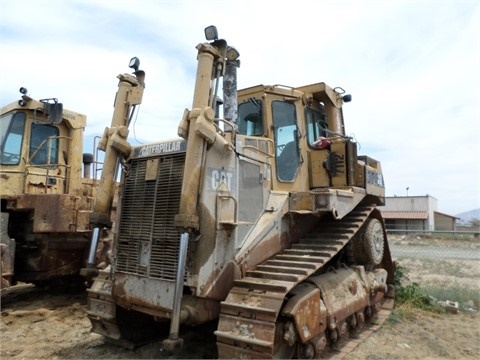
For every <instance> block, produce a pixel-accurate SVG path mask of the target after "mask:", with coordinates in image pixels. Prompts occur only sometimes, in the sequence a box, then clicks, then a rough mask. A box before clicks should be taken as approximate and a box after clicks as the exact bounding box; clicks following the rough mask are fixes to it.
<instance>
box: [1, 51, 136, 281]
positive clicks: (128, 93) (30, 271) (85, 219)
mask: <svg viewBox="0 0 480 360" xmlns="http://www.w3.org/2000/svg"><path fill="white" fill-rule="evenodd" d="M136 61H138V59H136V58H133V59H132V60H131V64H130V65H131V67H132V68H135V67H136V66H138V64H137V63H136ZM137 70H138V69H135V74H136V75H138V74H140V79H137V76H133V75H130V74H123V75H119V76H118V79H119V84H118V91H117V95H116V99H115V108H114V115H113V119H112V127H111V128H110V129H108V128H107V129H106V131H105V133H104V135H103V137H102V139H101V140H100V142H99V145H98V149H100V150H102V151H104V152H105V155H104V160H103V162H102V163H101V164H100V166H101V167H102V168H101V169H97V170H101V171H102V173H101V178H100V179H97V176H96V175H98V174H97V171H96V170H95V171H94V174H92V171H91V170H92V164H97V162H96V159H95V158H96V156H94V155H93V154H90V153H87V154H83V148H84V143H83V135H84V130H85V127H86V116H85V115H83V114H80V113H77V112H74V111H71V110H67V109H64V108H63V105H62V104H61V103H59V102H58V100H57V99H44V100H39V101H38V100H35V99H33V98H32V97H31V96H29V95H27V90H26V89H25V88H21V89H20V92H21V94H22V97H21V99H20V100H19V101H16V102H13V103H11V104H9V105H6V106H4V107H2V108H1V111H0V129H1V143H0V145H1V153H0V199H1V244H0V246H1V250H2V254H1V264H2V266H1V273H2V288H7V287H9V286H10V285H15V284H16V283H17V282H25V283H33V284H35V285H40V286H46V285H56V284H72V283H75V284H83V283H84V282H85V280H88V279H87V278H85V277H84V276H82V275H83V274H81V271H82V268H85V269H91V268H92V267H93V268H95V267H96V266H97V265H98V266H102V264H101V262H102V261H107V258H106V256H105V251H103V252H102V251H99V254H98V255H100V256H97V253H96V252H95V249H96V247H95V248H93V252H89V250H90V249H91V247H90V246H89V245H90V239H91V238H93V239H94V240H95V241H96V243H97V242H98V238H99V237H100V236H102V235H103V233H107V230H106V229H108V228H109V227H110V225H111V220H110V219H111V217H113V213H114V211H115V209H114V203H113V198H114V194H115V189H116V185H115V178H114V172H115V171H114V169H115V166H116V163H117V157H118V155H117V154H118V150H117V149H116V148H119V147H121V146H120V145H121V144H122V141H121V140H122V139H123V137H124V136H126V134H127V133H128V131H127V130H126V129H125V126H128V125H127V122H128V120H129V119H131V115H133V111H132V109H134V108H135V105H137V104H139V103H141V97H142V96H141V95H142V94H143V76H144V74H143V71H137ZM130 112H132V114H130ZM129 116H130V117H129ZM118 124H121V125H123V126H119V125H118ZM115 130H117V131H115ZM111 144H113V146H112V145H111ZM115 145H116V147H115ZM127 152H128V151H127ZM82 163H83V164H82ZM82 168H83V173H82ZM102 184H103V186H102V192H101V193H100V192H98V191H97V189H98V186H100V185H102ZM107 236H108V235H107ZM96 243H95V245H96ZM102 250H103V249H102Z"/></svg>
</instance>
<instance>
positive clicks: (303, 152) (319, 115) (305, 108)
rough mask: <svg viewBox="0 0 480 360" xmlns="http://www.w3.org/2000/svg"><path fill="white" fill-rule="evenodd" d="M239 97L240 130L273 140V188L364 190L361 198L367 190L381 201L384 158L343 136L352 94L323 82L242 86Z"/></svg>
mask: <svg viewBox="0 0 480 360" xmlns="http://www.w3.org/2000/svg"><path fill="white" fill-rule="evenodd" d="M238 96H239V105H238V119H237V122H238V133H239V135H241V136H245V137H246V138H250V137H260V138H268V139H270V140H271V144H272V147H271V149H269V156H270V158H271V159H273V160H272V168H273V170H272V173H273V174H274V176H272V188H273V189H274V190H282V191H289V192H293V193H297V194H299V193H301V192H310V191H317V190H319V189H320V190H321V189H324V190H325V191H326V190H328V189H331V188H335V189H339V190H343V191H350V190H352V189H353V190H352V191H356V192H357V193H358V192H359V189H363V191H360V192H361V193H363V194H362V195H361V196H359V198H360V197H363V196H364V195H365V193H366V194H367V195H372V196H374V197H376V198H378V200H377V201H375V202H376V203H379V204H380V203H382V202H383V197H384V184H383V177H382V174H381V168H380V163H379V162H377V161H375V160H373V159H370V158H368V159H367V158H365V157H362V156H358V155H357V144H356V143H355V141H353V139H352V138H350V137H348V136H346V135H345V128H344V122H343V113H342V106H343V104H344V103H345V102H348V101H350V100H351V96H350V95H345V94H344V91H343V89H341V88H335V89H332V88H330V87H329V86H328V85H326V84H324V83H317V84H312V85H307V86H303V87H299V88H293V87H286V86H280V85H274V86H263V85H259V86H256V87H252V88H248V89H244V90H239V92H238ZM259 151H260V149H259ZM306 196H307V195H306ZM308 196H309V195H308ZM306 206H308V207H309V209H311V208H310V206H311V204H310V203H309V204H307V205H306ZM294 208H295V207H294Z"/></svg>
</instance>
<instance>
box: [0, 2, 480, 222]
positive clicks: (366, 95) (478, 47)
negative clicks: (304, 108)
mask: <svg viewBox="0 0 480 360" xmlns="http://www.w3.org/2000/svg"><path fill="white" fill-rule="evenodd" d="M0 7H1V8H0V10H1V11H0V13H1V19H0V24H1V25H0V26H1V32H0V48H1V53H2V57H0V67H1V68H2V72H1V73H0V83H1V89H0V90H1V92H0V102H1V103H2V104H5V103H8V102H10V101H14V100H16V99H18V95H19V94H18V92H17V91H18V88H19V87H20V86H25V87H27V88H28V89H29V91H30V93H31V94H32V95H33V96H35V97H37V98H45V97H57V98H59V100H60V101H61V102H63V103H64V106H65V107H67V108H69V109H72V110H76V111H79V112H83V113H86V114H87V116H88V123H89V126H88V128H87V130H86V136H87V138H88V139H91V138H92V137H93V136H95V135H100V134H101V133H102V132H103V128H104V127H105V126H108V125H109V123H110V119H111V116H112V106H113V101H114V96H115V92H116V86H117V79H116V76H117V75H118V74H119V73H123V72H128V71H129V70H128V69H127V64H128V61H129V59H130V58H131V57H132V56H138V57H139V58H140V59H141V68H142V69H143V70H145V71H146V89H145V95H144V99H143V104H142V105H141V107H140V113H139V115H138V118H137V119H136V122H135V124H134V125H135V128H134V129H133V128H132V130H131V137H132V138H133V137H134V135H135V137H136V139H138V140H139V141H141V142H145V141H153V140H162V139H166V138H171V137H175V136H176V129H177V125H178V122H179V120H180V117H181V116H182V113H183V109H184V108H186V107H191V102H192V95H193V94H192V92H193V86H194V76H195V71H196V49H195V46H196V45H197V44H198V43H199V42H203V41H204V38H203V28H204V27H205V26H207V25H211V24H214V25H217V27H218V29H219V32H220V36H221V37H224V38H226V39H227V40H228V41H229V43H230V44H231V45H233V46H235V47H236V48H237V49H238V50H239V51H240V54H241V57H240V59H241V66H240V69H239V70H238V76H239V80H238V81H239V86H240V87H247V86H253V85H257V84H261V83H263V84H284V85H291V86H301V85H305V84H310V83H316V82H320V81H325V82H326V83H327V84H329V85H331V86H342V87H343V88H344V89H345V90H346V91H347V92H348V93H351V94H352V95H353V101H352V103H349V104H347V105H346V107H345V110H344V113H345V118H346V119H345V120H346V129H347V133H349V134H354V135H355V137H356V139H357V140H358V141H359V143H360V145H361V150H360V153H367V154H368V155H370V156H372V157H374V158H377V159H378V160H380V161H381V162H382V167H383V169H384V172H385V178H386V184H387V194H388V195H393V194H397V195H404V194H405V188H406V187H407V186H409V187H410V190H409V194H410V195H423V194H426V193H428V194H430V195H432V196H434V197H435V198H437V199H438V201H439V210H440V211H442V212H446V213H452V214H455V213H458V212H461V211H466V210H470V209H473V208H477V207H480V200H479V197H480V193H479V180H480V179H479V171H480V170H479V163H480V155H479V152H480V148H479V142H480V129H479V123H480V88H479V87H480V73H479V66H478V61H479V59H480V52H479V51H480V43H479V41H480V30H479V24H480V21H479V20H480V5H479V3H478V1H443V2H438V1H431V2H430V1H422V2H411V1H396V2H386V1H308V0H305V1H300V2H297V3H295V4H291V5H286V4H285V3H283V2H279V1H265V0H263V1H251V0H243V1H208V0H204V1H153V0H152V1H147V0H144V1H135V2H131V1H72V2H66V1H65V2H63V1H42V0H38V1H33V0H31V1H26V0H24V1H9V0H3V1H2V2H1V3H0ZM90 147H91V146H90V145H89V146H88V149H89V148H90Z"/></svg>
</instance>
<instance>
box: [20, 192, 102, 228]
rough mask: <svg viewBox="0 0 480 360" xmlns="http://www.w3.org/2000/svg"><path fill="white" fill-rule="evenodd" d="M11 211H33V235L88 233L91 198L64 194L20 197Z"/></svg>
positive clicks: (25, 195)
mask: <svg viewBox="0 0 480 360" xmlns="http://www.w3.org/2000/svg"><path fill="white" fill-rule="evenodd" d="M12 204H14V208H13V209H12V210H34V212H35V213H34V217H33V219H34V222H33V232H34V233H69V232H89V231H90V229H89V221H88V214H89V213H90V212H91V210H92V206H93V198H90V197H84V196H72V195H65V194H33V195H32V194H24V195H20V196H19V197H18V199H17V201H16V202H14V203H12Z"/></svg>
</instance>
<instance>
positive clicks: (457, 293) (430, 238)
mask: <svg viewBox="0 0 480 360" xmlns="http://www.w3.org/2000/svg"><path fill="white" fill-rule="evenodd" d="M387 231H388V230H387ZM388 243H389V247H390V252H391V254H392V258H393V259H394V260H395V261H396V264H397V266H401V267H402V269H403V270H404V272H405V274H406V277H407V279H406V280H407V282H411V283H413V282H415V283H417V284H418V285H419V286H420V287H421V288H422V289H424V290H425V291H426V292H427V293H428V294H429V295H430V296H431V297H432V298H434V299H435V300H437V301H440V302H446V301H450V302H457V303H458V305H459V307H460V308H462V309H465V310H471V311H478V310H479V309H480V238H478V237H477V236H476V234H472V233H456V234H455V233H445V232H442V233H440V232H423V233H422V232H408V233H405V232H404V233H399V232H388Z"/></svg>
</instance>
